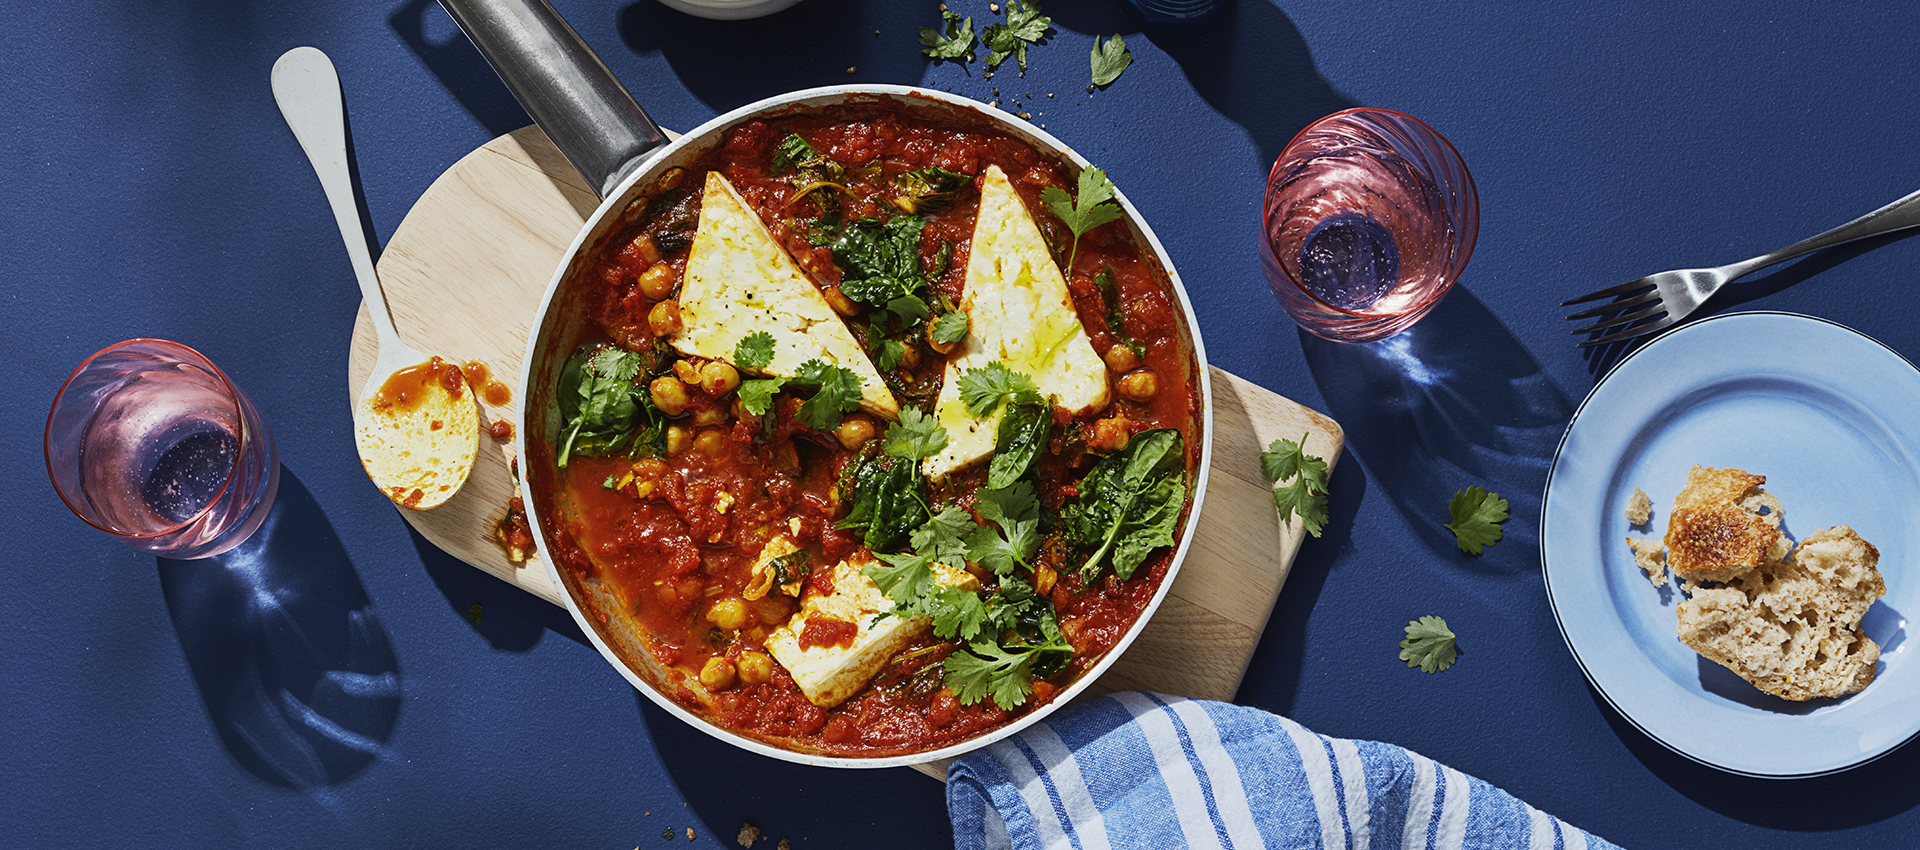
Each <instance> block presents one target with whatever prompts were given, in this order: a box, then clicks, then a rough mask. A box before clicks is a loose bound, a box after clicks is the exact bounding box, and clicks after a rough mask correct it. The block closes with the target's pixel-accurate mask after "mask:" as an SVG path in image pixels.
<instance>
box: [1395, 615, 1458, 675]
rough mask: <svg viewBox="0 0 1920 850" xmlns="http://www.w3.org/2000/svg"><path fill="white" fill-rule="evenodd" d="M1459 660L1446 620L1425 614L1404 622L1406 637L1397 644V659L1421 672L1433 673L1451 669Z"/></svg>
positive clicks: (1451, 632)
mask: <svg viewBox="0 0 1920 850" xmlns="http://www.w3.org/2000/svg"><path fill="white" fill-rule="evenodd" d="M1459 657H1460V649H1459V647H1457V646H1455V645H1454V636H1453V630H1452V629H1450V628H1447V621H1446V620H1443V619H1441V618H1439V617H1435V616H1432V615H1428V616H1425V617H1421V618H1420V619H1418V620H1408V621H1407V638H1406V640H1403V641H1401V642H1400V660H1401V661H1405V662H1407V666H1408V667H1409V668H1412V667H1418V668H1420V672H1422V673H1434V672H1437V671H1440V670H1445V669H1447V668H1448V667H1452V666H1453V662H1454V661H1456V660H1458V659H1459Z"/></svg>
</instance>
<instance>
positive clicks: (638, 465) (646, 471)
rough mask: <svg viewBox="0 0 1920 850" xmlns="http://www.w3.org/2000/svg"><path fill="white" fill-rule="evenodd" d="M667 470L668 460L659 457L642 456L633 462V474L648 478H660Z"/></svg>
mask: <svg viewBox="0 0 1920 850" xmlns="http://www.w3.org/2000/svg"><path fill="white" fill-rule="evenodd" d="M666 471H667V462H666V461H664V460H661V459H659V458H657V457H646V458H641V459H639V460H636V461H634V462H633V474H634V475H636V476H643V477H646V478H659V477H660V476H661V474H663V473H665V472H666Z"/></svg>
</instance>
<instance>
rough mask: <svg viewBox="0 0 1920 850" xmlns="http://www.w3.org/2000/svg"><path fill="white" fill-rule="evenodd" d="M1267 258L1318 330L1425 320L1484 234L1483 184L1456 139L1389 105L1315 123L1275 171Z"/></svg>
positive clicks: (1289, 302)
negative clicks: (1453, 141) (1478, 187)
mask: <svg viewBox="0 0 1920 850" xmlns="http://www.w3.org/2000/svg"><path fill="white" fill-rule="evenodd" d="M1261 225H1262V227H1261V239H1260V259H1261V265H1262V267H1263V268H1264V269H1265V271H1266V277H1267V286H1268V287H1269V288H1270V289H1272V290H1273V296H1274V298H1276V299H1278V300H1279V302H1280V306H1281V308H1282V309H1285V310H1286V311H1287V315H1288V316H1291V317H1292V318H1293V320H1294V322H1295V323H1297V324H1299V325H1300V327H1302V328H1304V329H1306V330H1307V331H1308V332H1310V333H1313V334H1315V335H1317V336H1320V337H1324V338H1326V339H1330V340H1333V341H1335V342H1369V341H1372V340H1376V339H1381V338H1383V337H1388V336H1392V335H1393V334H1396V333H1399V332H1400V331H1403V330H1406V329H1407V328H1408V327H1411V326H1412V325H1413V323H1414V322H1417V321H1419V320H1420V318H1421V317H1422V316H1425V315H1426V314H1427V313H1428V311H1431V310H1432V309H1433V307H1434V305H1435V304H1438V303H1439V301H1440V297H1441V296H1442V295H1445V294H1446V293H1447V290H1448V289H1450V288H1452V287H1453V284H1454V281H1456V280H1458V279H1459V278H1460V273H1461V272H1462V271H1464V270H1465V269H1466V267H1467V258H1468V257H1470V256H1472V255H1473V244H1474V240H1475V239H1476V238H1478V236H1479V235H1480V195H1479V193H1478V192H1477V191H1476V190H1475V189H1474V186H1473V175H1471V174H1468V173H1467V165H1466V163H1465V162H1462V161H1461V159H1460V154H1459V152H1457V151H1455V150H1454V149H1453V145H1452V144H1451V143H1449V142H1448V141H1447V140H1446V139H1445V138H1443V137H1441V135H1440V134H1439V133H1436V132H1434V131H1433V128H1431V127H1428V126H1427V125H1426V124H1423V123H1421V122H1420V121H1419V120H1418V119H1416V118H1413V117H1412V116H1409V115H1404V114H1402V113H1399V112H1394V111H1392V110H1390V109H1367V108H1360V109H1348V110H1345V111H1342V112H1336V113H1334V114H1332V115H1329V116H1327V117H1325V118H1322V119H1320V120H1318V121H1315V122H1313V123H1312V124H1309V125H1307V128H1306V129H1304V130H1301V131H1300V133H1299V135H1297V136H1294V138H1293V141H1291V142H1288V143H1287V147H1286V149H1285V150H1283V151H1281V153H1280V158H1279V159H1278V160H1276V161H1275V162H1274V163H1273V171H1272V172H1271V173H1270V174H1268V176H1267V193H1266V200H1265V203H1264V204H1263V205H1262V209H1261Z"/></svg>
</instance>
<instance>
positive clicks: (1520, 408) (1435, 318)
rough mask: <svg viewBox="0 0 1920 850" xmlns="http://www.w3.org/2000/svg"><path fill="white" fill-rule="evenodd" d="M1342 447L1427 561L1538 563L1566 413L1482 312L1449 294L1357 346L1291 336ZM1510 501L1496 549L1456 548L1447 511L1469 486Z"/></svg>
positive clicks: (1469, 297) (1532, 566) (1487, 565)
mask: <svg viewBox="0 0 1920 850" xmlns="http://www.w3.org/2000/svg"><path fill="white" fill-rule="evenodd" d="M1300 345H1301V348H1302V349H1304V351H1305V353H1306V357H1307V366H1308V368H1309V370H1311V371H1312V373H1313V378H1314V382H1315V383H1316V384H1318V385H1319V387H1320V394H1321V396H1322V397H1323V398H1325V399H1326V401H1327V408H1328V412H1329V413H1331V414H1332V415H1333V418H1334V419H1335V420H1337V421H1339V422H1340V423H1341V424H1342V425H1343V426H1345V428H1346V430H1347V448H1348V450H1349V451H1351V452H1352V453H1353V454H1354V456H1355V457H1357V458H1359V460H1360V462H1361V463H1362V464H1363V465H1365V466H1366V468H1367V472H1368V473H1369V474H1371V475H1372V477H1373V479H1374V480H1375V481H1378V482H1379V483H1380V486H1381V487H1382V488H1383V489H1384V490H1385V491H1386V494H1387V496H1388V498H1390V499H1392V500H1393V503H1394V505H1395V506H1396V507H1397V508H1399V510H1400V514H1401V516H1402V517H1403V518H1405V519H1406V522H1407V525H1408V526H1409V527H1410V528H1412V529H1413V530H1414V531H1415V533H1416V534H1417V535H1418V536H1419V537H1420V539H1421V541H1422V542H1423V543H1425V544H1426V545H1427V547H1428V548H1429V549H1431V550H1432V551H1433V552H1434V554H1436V555H1439V556H1441V557H1445V558H1450V559H1453V560H1454V561H1455V562H1457V563H1461V564H1463V565H1467V566H1470V567H1472V568H1474V569H1478V570H1485V571H1489V572H1509V573H1517V572H1524V571H1531V570H1538V569H1539V568H1540V556H1539V548H1538V544H1539V534H1538V528H1537V526H1538V524H1539V516H1540V494H1541V493H1542V492H1544V491H1545V490H1546V483H1547V469H1548V467H1549V466H1550V465H1551V464H1552V461H1553V452H1554V449H1555V447H1556V446H1558V445H1559V442H1560V437H1561V434H1562V433H1563V432H1564V431H1565V430H1566V427H1567V421H1568V420H1569V419H1571V418H1572V416H1573V408H1572V406H1571V405H1569V404H1568V402H1567V398H1566V396H1565V395H1563V394H1561V392H1560V389H1559V388H1558V387H1556V386H1555V385H1554V384H1553V382H1552V381H1550V380H1549V379H1548V378H1547V377H1546V375H1545V374H1543V373H1542V371H1541V369H1540V364H1539V362H1538V361H1536V360H1534V358H1533V355H1532V354H1529V353H1528V352H1527V350H1526V349H1525V348H1524V347H1522V346H1521V345H1520V341H1519V340H1517V339H1515V338H1514V337H1513V335H1512V334H1511V333H1509V332H1508V331H1507V329H1506V328H1505V327H1503V326H1502V325H1501V324H1500V322H1499V320H1498V319H1496V318H1494V316H1493V314H1492V313H1491V312H1489V311H1488V310H1487V308H1486V305H1484V304H1481V303H1480V300H1479V299H1477V298H1475V297H1473V293H1471V292H1468V291H1466V290H1465V289H1464V288H1462V287H1458V286H1456V287H1454V289H1453V291H1452V292H1450V293H1448V295H1447V297H1446V298H1444V299H1442V300H1441V302H1440V305H1439V306H1438V307H1436V308H1435V309H1434V311H1433V312H1432V313H1430V314H1428V316H1427V317H1426V318H1425V319H1423V320H1421V322H1420V323H1419V324H1417V325H1415V326H1413V327H1412V328H1410V329H1408V330H1406V331H1403V332H1401V333H1400V334H1398V335H1395V336H1391V337H1388V338H1386V339H1383V340H1380V341H1378V342H1372V343H1366V344H1362V345H1352V344H1346V343H1337V342H1329V341H1327V340H1324V339H1321V338H1319V337H1316V336H1313V335H1311V334H1308V333H1306V332H1305V331H1301V332H1300ZM1476 484H1477V485H1480V486H1482V487H1485V488H1486V489H1487V490H1488V491H1489V492H1493V493H1498V494H1500V495H1501V496H1502V497H1503V498H1505V499H1506V500H1507V502H1508V516H1509V518H1508V520H1507V522H1506V523H1505V525H1504V527H1503V531H1504V537H1503V539H1502V540H1501V541H1500V543H1499V544H1497V545H1495V546H1493V547H1491V548H1489V549H1487V550H1486V551H1485V552H1484V553H1483V554H1482V555H1480V556H1478V557H1473V556H1467V555H1464V554H1462V553H1461V552H1460V550H1459V548H1458V547H1457V545H1456V544H1455V542H1454V538H1453V533H1452V532H1450V531H1448V530H1447V529H1446V527H1445V526H1446V523H1447V522H1448V521H1449V519H1450V517H1449V516H1448V513H1447V505H1448V502H1449V501H1450V500H1451V498H1452V496H1453V494H1454V493H1455V492H1456V491H1459V490H1463V489H1465V488H1467V487H1469V486H1472V485H1476Z"/></svg>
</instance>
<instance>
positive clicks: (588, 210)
mask: <svg viewBox="0 0 1920 850" xmlns="http://www.w3.org/2000/svg"><path fill="white" fill-rule="evenodd" d="M598 206H599V199H598V198H597V197H595V196H594V194H593V192H592V190H590V189H588V188H587V185H586V181H584V180H583V179H581V177H580V175H579V174H578V173H576V172H575V171H574V170H573V167H572V166H571V165H569V164H568V163H567V160H566V158H565V157H563V156H561V154H560V152H559V151H558V150H556V149H555V148H554V147H553V143H552V142H550V141H548V139H547V137H546V135H545V134H543V133H542V132H540V130H539V129H538V128H536V127H526V128H523V129H520V130H517V131H515V132H513V133H510V134H508V135H505V136H501V137H500V138H497V139H494V140H493V141H491V142H489V143H487V144H486V145H485V146H484V147H482V148H480V149H479V150H476V151H474V152H473V153H471V154H468V155H467V156H466V158H464V159H462V160H460V161H459V162H458V163H455V164H454V166H453V167H452V168H450V169H448V170H447V172H446V173H445V174H443V175H441V176H440V179H438V180H436V181H435V182H434V183H433V185H432V186H431V187H429V188H428V189H427V192H426V194H425V195H422V196H421V198H420V200H419V202H418V203H416V204H414V207H413V209H412V211H410V212H409V213H408V214H407V217H406V219H405V220H404V221H402V222H401V223H400V227H399V228H398V229H397V230H395V231H394V234H393V238H392V239H391V240H389V241H388V243H387V246H386V249H385V250H384V251H383V252H382V253H381V255H380V261H379V264H378V270H379V274H380V285H381V288H382V290H384V291H385V292H386V296H387V306H388V308H389V310H390V312H392V314H393V320H394V324H395V325H396V326H397V327H398V328H399V331H400V336H401V338H402V339H405V340H406V341H407V342H408V343H409V344H411V345H412V346H413V347H415V348H418V349H420V350H422V351H429V352H435V353H438V354H439V355H440V356H442V357H445V358H447V359H449V360H454V361H457V362H460V363H466V362H468V361H478V362H480V363H484V364H486V366H487V367H488V368H489V369H490V370H491V372H492V373H493V375H494V376H496V378H497V379H498V380H500V381H501V382H502V383H504V384H506V385H507V386H510V387H513V388H515V392H517V391H518V387H519V382H520V365H521V360H522V358H523V357H524V356H525V349H526V340H527V335H528V334H529V333H530V331H531V328H532V325H533V320H534V315H535V313H536V311H538V309H539V307H540V299H541V297H542V296H543V295H544V294H545V292H546V286H547V282H548V281H549V279H551V278H552V276H553V272H554V269H555V268H556V267H557V266H558V265H559V263H560V260H561V257H562V255H563V254H564V253H565V252H566V249H567V246H568V245H569V244H571V243H572V241H573V237H574V235H575V234H576V233H577V232H578V231H579V230H580V228H581V227H582V226H584V224H585V223H586V219H587V217H588V216H589V215H591V214H592V213H593V210H594V209H595V208H597V207H598ZM377 349H378V343H377V341H376V340H375V337H374V333H373V326H372V324H371V323H370V322H369V321H368V319H367V313H366V309H365V307H364V306H363V307H362V308H361V311H360V319H359V322H358V323H357V324H356V325H355V326H354V333H353V346H352V351H351V354H350V359H349V362H348V367H347V386H346V387H345V389H346V390H347V392H346V394H345V396H344V400H345V401H346V402H347V403H348V404H351V403H352V399H353V398H354V396H355V394H356V393H357V392H358V390H359V387H360V386H361V385H362V384H364V383H365V382H366V379H367V376H368V374H369V373H371V372H372V370H373V362H374V358H375V354H376V353H377ZM1212 379H1213V427H1214V433H1213V470H1212V473H1211V477H1210V478H1209V480H1208V482H1207V489H1206V501H1205V503H1204V505H1203V507H1202V510H1201V517H1200V527H1199V530H1198V536H1197V537H1196V538H1195V540H1194V544H1193V548H1192V549H1191V550H1190V551H1189V554H1188V555H1187V560H1186V563H1185V564H1184V565H1183V566H1182V567H1181V569H1180V573H1179V575H1178V576H1176V578H1175V581H1174V584H1173V587H1172V588H1171V589H1170V590H1169V591H1168V594H1167V597H1166V600H1165V602H1164V603H1162V605H1161V607H1160V610H1159V611H1158V612H1157V613H1155V614H1154V615H1153V619H1152V620H1151V621H1150V622H1149V623H1148V625H1147V627H1146V629H1144V630H1143V631H1142V632H1141V634H1140V636H1139V638H1137V639H1136V640H1135V642H1134V644H1133V645H1132V647H1130V648H1129V649H1128V650H1127V651H1126V654H1125V655H1124V656H1122V657H1121V658H1120V660H1119V661H1117V662H1115V663H1114V665H1113V667H1112V668H1110V669H1109V670H1108V672H1107V673H1106V675H1105V676H1103V677H1102V678H1101V680H1100V682H1098V683H1097V684H1096V685H1095V686H1094V688H1093V689H1094V690H1096V691H1101V692H1106V691H1117V690H1152V691H1158V692H1161V693H1169V694H1179V695H1183V696H1190V697H1201V698H1206V699H1216V700H1231V699H1233V695H1234V692H1235V691H1236V690H1238V689H1239V686H1240V677H1241V675H1242V674H1243V673H1244V672H1245V671H1246V667H1247V661H1248V659H1249V658H1250V657H1251V656H1252V654H1253V649H1254V645H1255V644H1256V643H1258V642H1259V640H1260V633H1261V631H1262V630H1264V629H1265V628H1266V623H1267V615H1268V614H1269V613H1270V612H1271V611H1272V610H1273V602H1274V600H1275V598H1277V597H1278V596H1279V594H1280V587H1281V585H1282V584H1283V583H1285V582H1286V580H1287V570H1288V568H1289V566H1290V565H1291V564H1292V563H1293V556H1294V553H1295V552H1296V551H1298V550H1299V548H1300V541H1301V537H1302V535H1303V533H1304V532H1303V531H1302V529H1301V526H1300V521H1299V519H1298V518H1295V519H1293V520H1291V521H1289V522H1287V523H1281V522H1279V521H1278V513H1277V512H1276V511H1275V510H1274V506H1273V499H1272V498H1271V497H1270V495H1269V488H1270V485H1269V484H1268V482H1267V481H1266V479H1265V478H1263V477H1262V475H1261V473H1260V451H1261V449H1262V448H1263V447H1265V446H1266V445H1267V444H1268V443H1270V442H1271V441H1273V440H1275V439H1278V438H1283V437H1284V438H1287V439H1299V438H1300V435H1302V434H1306V435H1307V452H1308V453H1309V454H1313V455H1317V456H1319V457H1323V458H1326V459H1327V463H1328V467H1329V470H1331V467H1332V465H1333V464H1334V463H1335V462H1336V461H1338V460H1339V458H1340V449H1341V446H1342V444H1343V442H1344V439H1345V438H1344V436H1343V435H1342V433H1341V430H1340V426H1339V425H1337V424H1335V423H1334V421H1333V420H1331V419H1328V418H1327V417H1325V416H1322V415H1321V414H1319V413H1316V412H1314V411H1312V410H1308V409H1307V408H1305V407H1302V406H1300V405H1299V404H1296V403H1294V402H1292V401H1289V400H1287V399H1285V398H1282V397H1280V396H1278V395H1275V394H1273V393H1271V392H1268V391H1267V390H1265V389H1263V388H1261V387H1259V386H1257V385H1255V384H1253V383H1250V382H1248V381H1245V380H1243V379H1241V378H1239V377H1236V376H1234V375H1231V374H1228V373H1227V372H1224V371H1221V370H1219V369H1213V370H1212ZM514 404H515V402H513V401H509V402H508V403H507V404H506V405H502V406H498V407H495V406H490V405H485V404H483V405H482V407H483V408H485V413H484V415H485V416H486V421H487V422H493V421H494V420H497V419H503V418H504V419H506V420H508V421H510V422H511V421H514V419H515V416H514V414H513V405H514ZM480 439H481V443H482V445H481V452H480V460H479V462H478V463H476V464H475V466H474V470H473V474H472V476H471V477H470V478H469V479H468V480H467V484H466V486H465V487H464V488H462V489H461V491H460V492H459V493H458V494H457V495H455V496H454V497H453V499H451V500H449V501H448V502H447V503H446V504H444V505H441V506H440V507H438V508H435V509H434V510H431V511H419V512H416V511H407V510H401V509H399V508H395V510H399V511H400V513H401V515H402V516H404V517H405V518H406V520H407V522H409V523H412V524H413V527H414V528H416V529H418V530H419V532H420V534H421V535H422V536H424V537H426V538H427V539H428V540H430V541H432V542H433V543H434V545H436V546H439V547H440V548H442V549H444V550H446V551H447V552H448V553H449V554H452V555H453V556H454V557H457V558H459V559H461V560H463V561H465V562H467V563H469V564H472V565H474V566H476V567H479V568H480V569H482V570H485V571H487V572H489V573H492V574H493V575H495V576H498V577H499V578H501V579H502V580H504V581H506V582H508V583H510V584H513V585H515V586H518V587H520V588H522V589H525V590H527V591H528V592H530V593H534V594H537V595H538V596H540V597H541V598H543V599H546V600H547V601H549V602H552V603H554V604H556V605H561V604H565V603H564V602H563V601H562V594H563V591H562V590H561V588H560V587H559V586H558V585H557V584H555V583H554V582H553V581H552V580H550V579H549V578H548V576H547V571H546V568H545V567H544V566H543V565H541V564H540V563H538V561H537V560H534V561H528V562H526V563H519V564H516V563H512V562H510V561H509V560H508V559H507V557H506V554H505V552H504V550H503V549H502V548H501V547H500V545H499V544H497V543H496V542H495V541H494V538H493V528H494V526H495V525H496V524H497V523H498V522H499V521H500V519H501V517H502V516H504V515H505V513H506V505H507V500H508V499H509V498H510V497H511V495H512V492H513V483H512V479H511V478H510V477H509V473H508V459H509V456H510V455H511V454H512V449H513V444H512V440H511V439H508V440H504V441H496V440H493V439H491V438H489V437H487V436H484V435H483V436H482V437H481V438H480ZM369 486H371V483H369Z"/></svg>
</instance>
